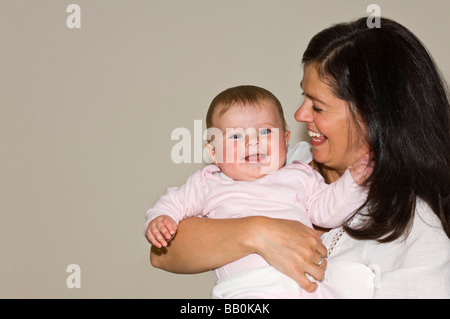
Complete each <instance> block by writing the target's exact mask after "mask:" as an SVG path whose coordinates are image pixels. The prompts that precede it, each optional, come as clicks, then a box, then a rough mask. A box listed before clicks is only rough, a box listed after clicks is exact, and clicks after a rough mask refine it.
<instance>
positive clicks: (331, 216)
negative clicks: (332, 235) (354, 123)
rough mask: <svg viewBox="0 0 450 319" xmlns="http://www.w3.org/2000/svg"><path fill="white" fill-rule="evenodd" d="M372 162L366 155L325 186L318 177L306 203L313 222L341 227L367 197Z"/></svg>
mask: <svg viewBox="0 0 450 319" xmlns="http://www.w3.org/2000/svg"><path fill="white" fill-rule="evenodd" d="M372 166H373V163H372V162H371V161H370V159H369V155H368V154H366V155H364V156H363V157H362V158H360V159H359V160H358V161H357V162H356V163H355V164H354V165H353V166H352V167H350V168H349V169H348V170H347V171H346V172H345V173H344V174H343V175H342V176H341V178H339V179H338V180H337V181H336V182H334V183H332V184H330V185H327V184H325V182H324V181H323V179H321V178H318V179H317V181H316V186H315V188H314V191H313V193H312V194H310V196H309V198H308V202H307V209H308V214H309V216H310V218H311V222H312V223H313V224H314V225H317V226H321V227H325V228H334V227H338V226H341V225H342V224H343V223H344V222H345V221H346V220H347V219H349V217H350V216H351V215H352V214H353V213H354V212H355V211H356V210H357V209H358V208H359V207H360V206H362V205H363V204H364V203H365V201H366V200H367V187H363V186H364V185H365V184H366V181H367V179H368V178H369V177H370V174H371V173H372V170H373V169H372Z"/></svg>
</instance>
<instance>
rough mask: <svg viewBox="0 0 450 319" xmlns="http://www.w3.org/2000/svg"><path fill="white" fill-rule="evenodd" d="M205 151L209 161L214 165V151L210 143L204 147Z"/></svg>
mask: <svg viewBox="0 0 450 319" xmlns="http://www.w3.org/2000/svg"><path fill="white" fill-rule="evenodd" d="M205 149H206V151H207V152H208V155H209V157H210V158H211V161H212V162H213V163H214V164H216V152H215V150H214V146H213V145H212V144H211V143H208V144H206V145H205Z"/></svg>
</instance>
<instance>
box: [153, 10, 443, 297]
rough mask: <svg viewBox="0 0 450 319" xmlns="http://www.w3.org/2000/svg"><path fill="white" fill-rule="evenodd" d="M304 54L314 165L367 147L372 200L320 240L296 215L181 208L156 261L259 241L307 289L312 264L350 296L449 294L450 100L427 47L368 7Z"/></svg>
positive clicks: (333, 174)
mask: <svg viewBox="0 0 450 319" xmlns="http://www.w3.org/2000/svg"><path fill="white" fill-rule="evenodd" d="M303 63H304V76H303V79H302V83H301V87H302V89H303V91H304V95H305V101H304V103H303V104H302V106H301V107H300V109H299V110H298V111H297V112H296V114H295V118H296V119H297V120H298V121H301V122H305V123H306V125H307V128H308V130H309V132H310V135H311V146H312V155H313V156H314V160H315V161H313V163H312V165H313V166H314V167H315V168H316V169H317V170H319V171H320V172H321V173H322V175H323V176H324V177H325V178H326V180H327V181H328V182H332V181H335V180H336V179H337V177H339V176H340V175H341V174H342V173H343V172H344V171H345V169H347V168H348V167H349V166H351V165H353V164H354V163H355V161H356V159H358V158H359V157H361V156H362V155H363V154H365V153H367V152H368V151H370V152H371V154H372V155H373V160H374V162H375V167H374V170H373V172H372V175H371V176H370V178H369V179H368V181H367V186H366V187H368V189H369V192H368V198H367V201H366V203H365V204H364V205H363V206H362V207H360V209H358V210H357V211H356V214H355V216H354V218H353V219H352V220H350V221H349V222H348V223H347V224H346V225H344V226H343V227H342V228H338V229H333V230H331V231H329V232H328V233H326V234H324V235H323V236H322V238H323V244H322V243H321V240H320V239H319V238H318V236H317V234H316V233H314V232H313V231H311V230H310V229H309V228H307V227H304V226H303V225H301V224H299V223H296V222H292V221H286V220H277V219H269V218H264V217H249V218H242V219H233V220H209V219H191V220H186V221H184V222H183V223H181V224H180V228H179V230H178V234H177V235H176V236H175V238H174V240H173V241H172V243H171V245H170V246H169V247H168V249H167V251H166V252H164V253H161V252H160V251H157V250H152V253H151V260H152V264H153V265H154V266H155V267H159V268H163V269H165V270H168V271H172V272H182V273H189V272H201V271H206V270H209V269H212V268H217V267H219V266H222V265H224V264H226V263H228V262H231V261H233V260H236V259H238V258H241V257H243V256H245V255H247V254H250V253H258V254H260V255H261V256H262V257H264V258H265V259H266V260H267V261H268V262H269V263H270V264H272V265H273V266H274V267H275V268H277V269H278V270H280V271H281V272H283V273H285V274H287V275H288V276H290V277H292V278H294V279H295V280H296V281H297V282H298V283H299V284H300V285H301V286H302V287H303V288H304V289H305V290H307V291H313V290H314V289H315V288H316V285H317V284H316V283H314V282H311V281H310V280H309V279H308V278H307V277H306V275H305V274H306V273H308V274H310V275H311V276H313V277H314V278H315V279H317V280H321V279H322V278H323V277H324V269H325V267H327V272H326V275H327V278H328V280H329V281H330V282H331V283H332V284H334V285H335V287H336V288H337V289H338V290H339V291H340V292H341V294H342V295H343V296H344V297H349V298H362V297H367V298H394V297H398V298H408V297H411V298H433V297H437V298H450V239H449V237H450V199H449V183H450V172H449V164H450V147H449V141H450V128H449V122H450V106H449V101H448V96H447V93H446V91H445V86H444V83H443V81H442V79H441V78H440V76H439V73H438V71H437V69H436V67H435V65H434V62H433V61H432V59H431V57H430V56H429V54H428V52H427V51H426V49H425V48H424V47H423V45H422V44H421V43H420V41H419V40H418V39H417V38H416V37H415V36H414V35H413V34H412V33H411V32H410V31H408V30H407V29H406V28H404V27H403V26H401V25H399V24H398V23H396V22H394V21H391V20H388V19H381V28H373V29H371V28H368V27H367V25H366V19H365V18H362V19H359V20H357V21H355V22H352V23H348V24H338V25H335V26H333V27H331V28H328V29H326V30H323V31H322V32H320V33H318V34H317V35H316V36H315V37H314V38H313V39H312V40H311V42H310V43H309V45H308V48H307V49H306V51H305V53H304V56H303ZM301 152H302V151H300V153H301ZM294 153H295V152H294ZM297 153H298V152H297ZM302 156H305V155H304V154H303V155H302ZM230 234H231V236H230ZM325 246H326V247H325ZM327 250H328V252H327ZM327 254H328V260H327V262H325V261H323V262H321V261H322V259H323V257H324V256H327Z"/></svg>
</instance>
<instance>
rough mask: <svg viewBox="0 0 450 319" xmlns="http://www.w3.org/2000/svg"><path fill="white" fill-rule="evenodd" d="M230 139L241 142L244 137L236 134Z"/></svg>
mask: <svg viewBox="0 0 450 319" xmlns="http://www.w3.org/2000/svg"><path fill="white" fill-rule="evenodd" d="M229 138H230V139H232V140H239V139H241V138H242V135H241V134H238V133H236V134H233V135H230V137H229Z"/></svg>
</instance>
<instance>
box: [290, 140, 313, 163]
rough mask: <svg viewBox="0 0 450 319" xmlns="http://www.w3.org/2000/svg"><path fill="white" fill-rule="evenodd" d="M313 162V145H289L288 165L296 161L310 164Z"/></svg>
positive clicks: (301, 143)
mask: <svg viewBox="0 0 450 319" xmlns="http://www.w3.org/2000/svg"><path fill="white" fill-rule="evenodd" d="M312 160H313V156H312V153H311V145H310V144H309V143H308V142H304V141H301V142H298V143H297V144H295V145H289V146H288V151H287V155H286V163H287V164H290V163H292V162H294V161H299V162H302V163H305V164H309V163H310V162H311V161H312Z"/></svg>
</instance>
